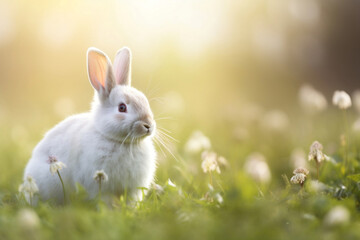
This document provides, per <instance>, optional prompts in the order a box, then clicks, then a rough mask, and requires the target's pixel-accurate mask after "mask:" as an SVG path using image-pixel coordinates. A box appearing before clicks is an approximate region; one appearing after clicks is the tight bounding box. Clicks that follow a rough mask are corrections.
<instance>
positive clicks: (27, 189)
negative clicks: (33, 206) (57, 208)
mask: <svg viewBox="0 0 360 240" xmlns="http://www.w3.org/2000/svg"><path fill="white" fill-rule="evenodd" d="M19 192H21V193H23V194H24V195H25V196H29V197H30V198H33V196H34V194H35V193H37V192H39V188H38V186H37V185H36V182H35V179H34V178H33V177H32V176H30V175H28V176H26V178H25V181H24V183H23V184H21V185H20V186H19Z"/></svg>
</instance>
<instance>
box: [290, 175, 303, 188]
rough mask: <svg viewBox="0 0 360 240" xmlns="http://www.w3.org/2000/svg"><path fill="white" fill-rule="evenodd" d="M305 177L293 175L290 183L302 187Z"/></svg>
mask: <svg viewBox="0 0 360 240" xmlns="http://www.w3.org/2000/svg"><path fill="white" fill-rule="evenodd" d="M305 179H306V175H305V174H303V173H298V174H295V175H294V176H292V177H291V179H290V182H291V183H293V184H300V185H302V184H303V183H304V182H305Z"/></svg>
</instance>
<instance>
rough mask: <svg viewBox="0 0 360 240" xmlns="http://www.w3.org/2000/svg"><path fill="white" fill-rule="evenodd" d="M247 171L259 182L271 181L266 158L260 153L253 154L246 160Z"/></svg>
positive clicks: (245, 167)
mask: <svg viewBox="0 0 360 240" xmlns="http://www.w3.org/2000/svg"><path fill="white" fill-rule="evenodd" d="M244 169H245V171H246V172H247V173H248V174H249V175H250V176H251V177H252V178H253V179H254V180H255V181H257V182H260V183H267V182H269V181H270V180H271V172H270V169H269V166H268V165H267V163H266V159H265V157H264V156H263V155H262V154H260V153H252V154H251V155H249V156H248V157H247V159H246V162H245V165H244Z"/></svg>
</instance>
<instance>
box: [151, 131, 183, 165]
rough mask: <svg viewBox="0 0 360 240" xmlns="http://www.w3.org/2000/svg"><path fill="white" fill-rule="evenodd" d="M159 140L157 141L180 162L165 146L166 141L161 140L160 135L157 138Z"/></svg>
mask: <svg viewBox="0 0 360 240" xmlns="http://www.w3.org/2000/svg"><path fill="white" fill-rule="evenodd" d="M155 137H156V138H157V140H158V141H159V143H160V144H161V145H162V146H163V147H164V148H165V149H166V150H167V151H168V152H169V153H170V154H171V156H172V157H173V158H174V159H175V160H176V161H179V160H178V159H177V157H176V156H175V155H174V154H173V153H172V151H171V150H170V148H169V147H168V146H167V145H166V144H165V142H164V140H163V139H162V138H161V136H160V135H158V134H157V135H156V136H155Z"/></svg>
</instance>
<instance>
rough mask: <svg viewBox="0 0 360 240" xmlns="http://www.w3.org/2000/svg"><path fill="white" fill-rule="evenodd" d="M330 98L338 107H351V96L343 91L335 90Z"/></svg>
mask: <svg viewBox="0 0 360 240" xmlns="http://www.w3.org/2000/svg"><path fill="white" fill-rule="evenodd" d="M332 100H333V104H334V105H335V106H337V107H339V108H340V109H347V108H349V107H351V98H350V96H349V94H347V93H346V92H345V91H335V92H334V95H333V99H332Z"/></svg>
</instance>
